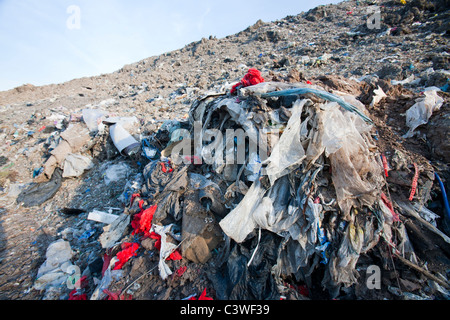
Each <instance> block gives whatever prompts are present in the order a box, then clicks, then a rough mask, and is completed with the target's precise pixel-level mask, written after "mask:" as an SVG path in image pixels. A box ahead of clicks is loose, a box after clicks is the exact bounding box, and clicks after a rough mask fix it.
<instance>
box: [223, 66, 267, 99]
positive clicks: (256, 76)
mask: <svg viewBox="0 0 450 320" xmlns="http://www.w3.org/2000/svg"><path fill="white" fill-rule="evenodd" d="M264 81H265V80H264V78H263V77H261V72H260V71H259V70H257V69H255V68H250V69H249V70H248V72H247V74H246V75H245V76H244V77H243V78H242V80H241V81H240V82H239V83H236V84H235V85H234V86H233V87H232V88H231V90H230V93H231V94H233V93H234V92H235V91H236V90H237V89H238V87H240V86H242V87H248V86H253V85H255V84H258V83H261V82H264Z"/></svg>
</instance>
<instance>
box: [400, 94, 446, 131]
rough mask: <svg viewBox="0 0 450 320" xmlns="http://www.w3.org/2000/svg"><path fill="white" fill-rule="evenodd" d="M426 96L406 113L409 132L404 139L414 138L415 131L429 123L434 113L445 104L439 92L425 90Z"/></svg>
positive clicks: (418, 100)
mask: <svg viewBox="0 0 450 320" xmlns="http://www.w3.org/2000/svg"><path fill="white" fill-rule="evenodd" d="M423 94H424V95H425V96H424V97H423V98H419V99H417V100H416V103H415V104H414V105H413V106H412V107H411V108H409V109H408V110H407V111H406V125H407V126H408V127H409V130H408V132H407V133H406V134H405V135H403V138H411V137H412V136H414V132H413V131H414V130H415V129H416V128H417V127H418V126H420V125H422V124H425V123H427V122H428V120H429V119H430V117H431V115H432V114H433V112H435V111H437V110H439V109H440V108H441V106H442V105H443V103H444V99H443V98H441V97H440V96H439V95H438V94H437V90H425V91H424V93H423Z"/></svg>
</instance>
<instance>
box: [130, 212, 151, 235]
mask: <svg viewBox="0 0 450 320" xmlns="http://www.w3.org/2000/svg"><path fill="white" fill-rule="evenodd" d="M156 208H157V206H156V205H153V206H150V207H149V208H147V209H145V210H142V211H141V212H139V213H137V214H135V215H134V218H133V221H131V227H132V228H133V229H134V230H133V232H132V233H131V234H132V235H135V234H139V233H143V234H144V235H145V236H147V237H148V236H149V235H150V229H151V227H152V220H153V215H154V214H155V212H156Z"/></svg>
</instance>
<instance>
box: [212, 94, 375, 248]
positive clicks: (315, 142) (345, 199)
mask: <svg viewBox="0 0 450 320" xmlns="http://www.w3.org/2000/svg"><path fill="white" fill-rule="evenodd" d="M296 104H297V102H296ZM301 105H302V104H300V103H299V104H297V108H299V109H300V110H301V108H300V106H301ZM299 109H297V110H296V111H294V112H293V117H294V114H300V113H301V111H300V110H299ZM322 109H323V110H322V111H321V112H320V113H318V116H319V120H318V121H319V123H320V124H322V125H321V126H319V127H320V129H318V131H317V135H318V136H316V137H315V138H314V139H312V140H311V141H310V142H309V146H308V149H307V153H308V155H309V157H310V158H311V159H312V160H311V161H316V160H318V158H319V156H320V155H321V154H322V153H324V155H325V156H328V157H329V158H330V161H331V166H332V181H333V184H334V188H335V191H336V195H337V201H338V204H339V207H340V208H341V210H342V211H343V213H344V217H347V218H348V217H349V215H350V209H351V208H352V207H359V206H360V205H361V204H363V205H368V206H370V205H372V204H373V203H374V202H375V201H376V199H377V196H379V194H377V192H378V191H377V190H379V189H380V188H381V184H382V182H383V179H382V175H381V166H380V164H379V163H378V162H377V161H375V159H376V157H375V156H374V155H372V154H371V152H370V151H369V143H368V142H366V140H365V138H364V137H363V134H365V133H366V132H365V131H366V130H367V127H364V126H357V117H356V115H353V114H352V113H343V112H342V111H341V110H340V109H339V108H338V106H337V104H336V103H334V102H331V103H328V104H326V105H324V106H323V107H322ZM291 119H292V117H291ZM291 119H290V120H289V121H291ZM288 127H289V124H288ZM292 127H293V129H292V130H286V131H285V132H283V134H282V136H281V138H280V140H279V142H278V144H277V145H276V146H275V147H274V149H276V148H277V146H278V145H280V144H281V145H283V144H286V142H284V143H283V141H284V139H283V136H289V138H288V139H286V140H287V141H296V139H292V138H291V137H290V136H291V135H295V134H297V137H298V138H299V135H298V133H297V132H300V130H301V125H300V123H299V122H296V125H295V126H292ZM358 129H360V130H363V132H361V133H360V132H359V131H358ZM297 144H299V143H297ZM282 151H283V152H284V153H282V152H281V151H279V154H278V155H277V156H278V159H286V158H287V159H290V158H289V155H288V153H290V152H292V149H291V148H290V147H289V148H284V149H282ZM299 152H301V150H300V151H297V150H296V149H294V152H293V153H295V154H296V155H297V156H298V155H299ZM271 158H272V155H270V157H269V158H268V160H267V161H269V160H270V159H271ZM292 159H293V160H294V161H296V160H297V158H296V157H295V156H292ZM274 163H275V165H277V164H278V163H276V162H274ZM294 164H296V165H299V164H301V163H297V161H296V162H295V163H294ZM309 165H312V163H310V164H309ZM286 167H289V168H290V170H293V169H295V166H292V165H290V164H288V165H287V166H286ZM267 172H268V173H269V178H270V172H271V171H270V168H269V170H266V173H267ZM278 172H279V173H278ZM278 172H277V173H278V175H277V176H275V180H271V185H272V187H274V185H276V184H277V181H278V180H277V178H278V179H280V178H279V176H281V174H286V173H287V172H286V171H281V170H279V171H278ZM369 173H370V175H369ZM316 174H317V173H316ZM369 177H370V179H368V178H369ZM366 180H367V181H366ZM266 191H267V190H265V189H263V188H262V187H261V185H260V183H259V181H258V180H257V181H255V183H253V185H252V187H251V188H250V189H249V191H248V192H247V193H246V195H245V197H244V199H243V200H242V201H241V202H240V203H239V204H238V205H237V207H236V208H234V209H233V210H232V211H231V212H230V213H229V214H228V215H227V216H226V217H225V218H224V219H223V220H222V221H221V222H220V226H221V227H222V229H223V231H224V232H225V233H226V234H227V235H228V236H229V237H231V238H232V239H233V240H235V241H236V242H239V243H240V242H242V241H243V240H244V239H245V238H246V236H247V235H248V234H249V233H250V232H251V231H252V230H253V229H254V228H255V226H256V225H257V224H256V222H255V216H254V215H257V214H261V213H262V212H266V211H267V210H269V209H268V208H271V207H272V206H271V201H270V200H269V198H266V199H265V200H263V197H264V194H265V192H266ZM279 198H283V196H280V195H279ZM277 200H279V199H277ZM258 208H259V209H258ZM278 211H279V210H278ZM281 212H282V211H281ZM299 214H300V213H297V215H299ZM281 216H282V215H281ZM281 216H278V219H280V217H281ZM272 219H273V218H272ZM291 219H293V220H294V221H295V218H291ZM273 221H275V220H273ZM261 227H263V228H264V227H267V224H264V223H261ZM273 228H274V226H271V229H272V230H274V229H273ZM314 234H316V232H314Z"/></svg>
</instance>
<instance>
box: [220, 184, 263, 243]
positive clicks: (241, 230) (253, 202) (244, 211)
mask: <svg viewBox="0 0 450 320" xmlns="http://www.w3.org/2000/svg"><path fill="white" fill-rule="evenodd" d="M265 191H266V190H265V189H264V188H262V187H261V184H260V182H259V179H256V181H255V182H254V183H253V184H252V186H251V187H250V189H249V190H248V191H247V193H246V194H245V197H244V199H242V201H241V202H239V204H238V205H237V206H236V208H234V209H233V210H232V211H231V212H230V213H229V214H227V215H226V216H225V218H223V219H222V220H221V221H220V222H219V225H220V227H221V228H222V230H223V231H224V232H225V233H226V234H227V235H228V236H229V237H230V238H232V239H233V240H234V241H236V242H238V243H241V242H243V241H244V240H245V238H246V237H247V235H248V234H249V233H250V232H252V231H253V229H255V227H256V223H255V221H254V219H253V216H252V214H253V212H254V210H255V209H256V208H257V207H258V206H259V204H260V202H261V200H262V196H263V195H264V193H265Z"/></svg>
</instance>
